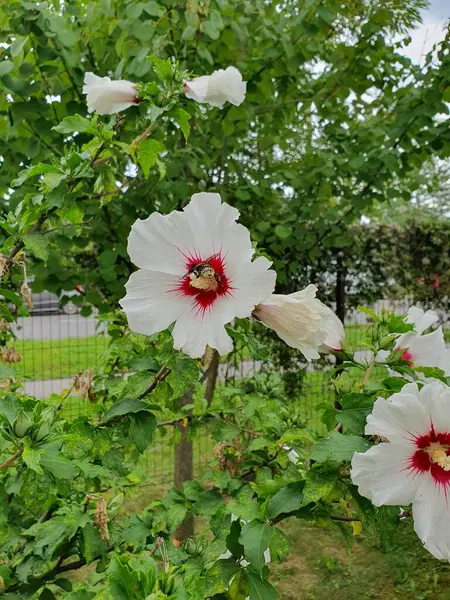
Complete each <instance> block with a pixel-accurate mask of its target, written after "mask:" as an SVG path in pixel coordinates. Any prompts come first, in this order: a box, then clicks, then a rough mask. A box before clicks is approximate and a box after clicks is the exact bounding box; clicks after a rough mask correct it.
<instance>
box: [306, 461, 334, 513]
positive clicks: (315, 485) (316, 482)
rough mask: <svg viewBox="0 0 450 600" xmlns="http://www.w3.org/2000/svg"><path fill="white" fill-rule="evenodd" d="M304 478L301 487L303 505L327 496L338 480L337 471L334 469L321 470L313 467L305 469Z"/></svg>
mask: <svg viewBox="0 0 450 600" xmlns="http://www.w3.org/2000/svg"><path fill="white" fill-rule="evenodd" d="M305 479H306V484H305V487H304V489H303V505H304V506H305V505H306V504H309V503H310V502H318V501H319V500H321V499H322V498H324V497H325V496H328V494H330V493H331V492H332V491H333V489H334V487H335V485H336V483H337V481H338V473H337V472H336V471H332V472H326V471H325V472H322V471H321V470H319V469H316V468H314V467H313V468H312V469H309V470H308V471H306V473H305Z"/></svg>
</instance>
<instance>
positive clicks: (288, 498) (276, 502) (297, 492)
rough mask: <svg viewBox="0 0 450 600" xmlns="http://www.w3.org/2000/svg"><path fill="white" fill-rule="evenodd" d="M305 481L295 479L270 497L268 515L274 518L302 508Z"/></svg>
mask: <svg viewBox="0 0 450 600" xmlns="http://www.w3.org/2000/svg"><path fill="white" fill-rule="evenodd" d="M303 485H304V483H303V481H295V482H294V483H289V484H288V485H286V486H285V487H283V488H281V490H280V491H279V492H277V493H276V494H275V496H273V498H271V499H270V501H269V504H268V506H267V515H268V517H269V518H270V519H274V518H275V517H278V515H281V514H283V513H290V512H292V511H294V510H297V509H298V508H300V506H301V505H302V502H303V493H302V490H303Z"/></svg>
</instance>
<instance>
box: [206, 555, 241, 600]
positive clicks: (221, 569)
mask: <svg viewBox="0 0 450 600" xmlns="http://www.w3.org/2000/svg"><path fill="white" fill-rule="evenodd" d="M238 571H239V564H238V563H237V562H236V560H235V559H234V558H228V559H226V560H217V561H216V562H215V563H214V564H213V566H212V567H211V568H210V569H208V571H207V572H206V574H205V595H206V596H208V597H209V596H215V595H216V594H222V593H224V592H226V590H227V589H228V586H229V583H230V581H231V579H232V578H233V577H234V575H235V574H236V573H237V572H238Z"/></svg>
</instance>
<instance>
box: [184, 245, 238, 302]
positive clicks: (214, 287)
mask: <svg viewBox="0 0 450 600" xmlns="http://www.w3.org/2000/svg"><path fill="white" fill-rule="evenodd" d="M231 289H232V287H231V285H230V282H229V279H228V277H227V276H226V274H225V261H224V259H223V257H222V255H221V254H220V253H218V254H214V255H213V256H209V257H207V258H205V259H202V258H200V257H199V256H194V257H191V256H189V257H186V275H185V276H184V277H183V279H182V280H181V282H180V287H179V291H180V292H181V293H182V294H183V296H192V298H195V304H196V306H197V307H198V309H199V310H200V311H201V312H202V313H203V314H204V313H205V312H206V310H208V309H209V308H211V306H212V305H213V304H214V302H215V301H216V300H217V298H220V297H221V296H226V295H227V294H229V293H230V290H231Z"/></svg>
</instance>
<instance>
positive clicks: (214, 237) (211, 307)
mask: <svg viewBox="0 0 450 600" xmlns="http://www.w3.org/2000/svg"><path fill="white" fill-rule="evenodd" d="M238 217H239V211H237V210H236V209H235V208H232V207H231V206H229V205H228V204H226V203H222V202H221V199H220V195H219V194H210V193H203V192H202V193H200V194H194V195H193V196H192V200H191V202H190V203H189V204H188V205H187V206H186V207H185V208H184V210H183V211H182V212H181V211H173V212H172V213H170V214H169V215H164V216H163V215H161V214H159V213H153V214H152V215H150V217H148V219H145V220H144V221H142V220H138V221H136V223H135V224H134V225H133V227H132V229H131V233H130V236H129V238H128V253H129V255H130V258H131V260H132V261H133V262H134V264H135V265H136V266H137V267H139V270H138V271H136V272H135V273H133V274H132V275H131V277H130V279H129V281H128V283H127V285H126V289H127V295H126V296H125V298H123V299H122V300H121V301H120V304H121V306H122V308H123V309H124V310H125V312H126V314H127V317H128V322H129V324H130V327H131V329H132V330H133V331H136V332H138V333H143V334H146V335H152V334H153V333H157V332H158V331H163V330H164V329H166V328H167V327H169V325H171V324H172V323H175V326H174V328H173V332H172V335H173V339H174V347H175V348H176V349H177V350H180V349H181V350H183V351H184V352H186V354H189V355H190V356H192V357H199V356H202V355H203V353H204V352H205V349H206V346H207V345H209V346H211V348H215V349H216V350H217V351H218V352H219V353H220V354H226V353H228V352H230V351H231V350H232V349H233V344H232V340H231V338H230V337H229V335H228V334H227V332H226V330H225V327H224V326H225V324H226V323H229V322H230V321H232V320H233V319H234V318H235V317H242V318H244V317H249V316H250V314H251V312H252V311H253V309H254V308H255V305H257V304H259V303H260V302H262V301H263V300H265V299H266V298H267V297H268V296H270V294H271V293H272V291H273V288H274V285H275V278H276V273H275V271H272V270H269V267H270V266H271V264H272V263H271V262H270V261H268V260H267V258H264V257H258V258H256V259H255V260H252V257H253V254H254V250H253V249H252V244H251V240H250V234H249V232H248V230H247V229H246V228H245V227H244V226H243V225H240V224H238V223H236V220H237V218H238Z"/></svg>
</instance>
